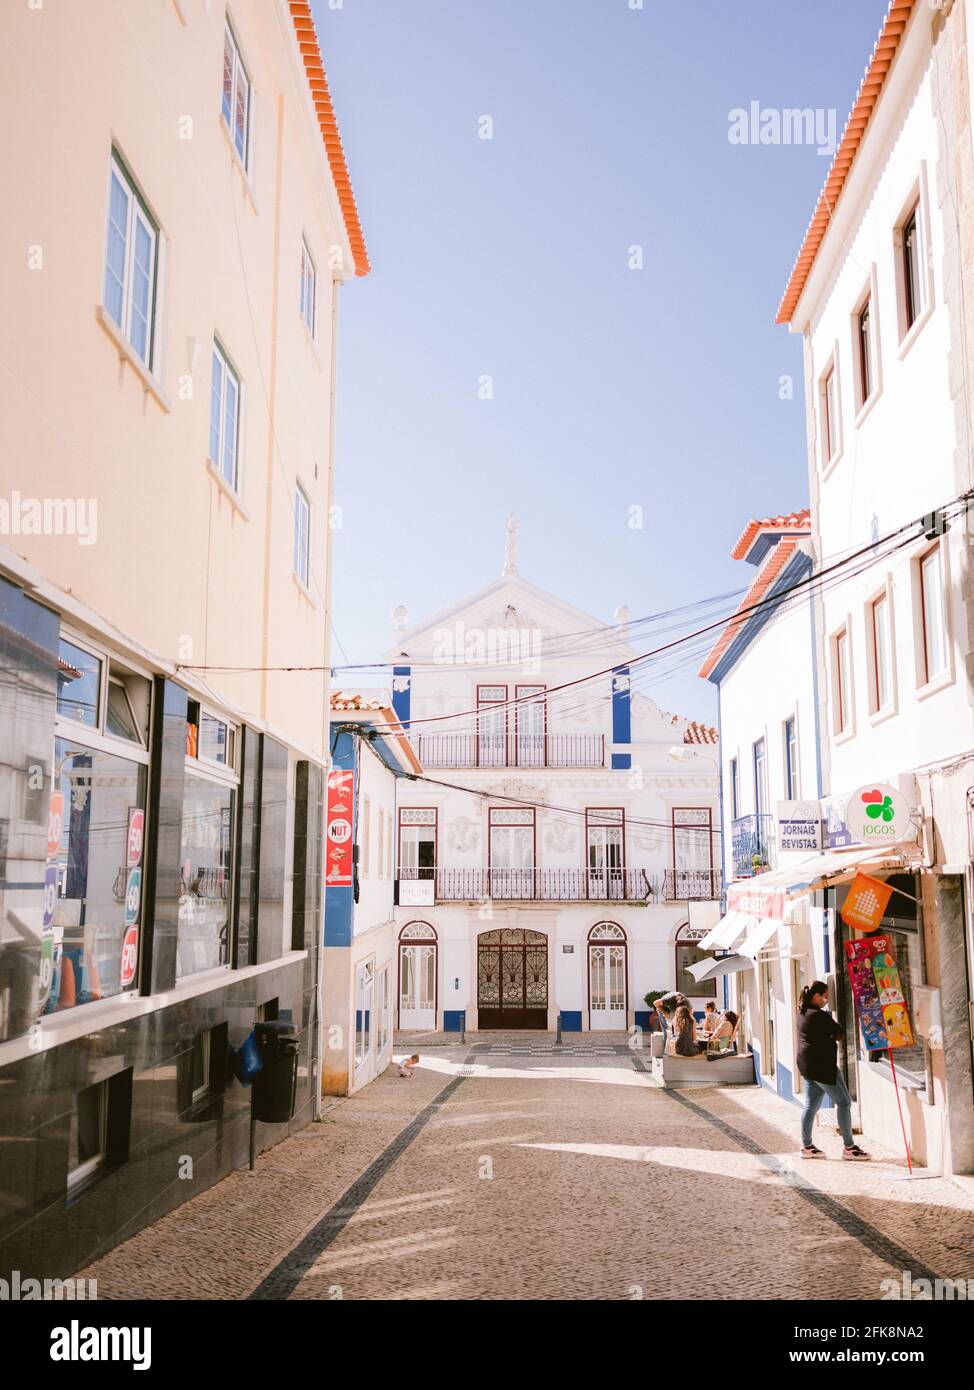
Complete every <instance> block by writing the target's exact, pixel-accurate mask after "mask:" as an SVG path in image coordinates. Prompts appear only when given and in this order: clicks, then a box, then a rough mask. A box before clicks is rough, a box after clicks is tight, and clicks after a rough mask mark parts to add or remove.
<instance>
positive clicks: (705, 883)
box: [663, 869, 720, 903]
mask: <svg viewBox="0 0 974 1390" xmlns="http://www.w3.org/2000/svg"><path fill="white" fill-rule="evenodd" d="M663 897H664V898H665V899H666V901H667V902H680V903H684V902H712V901H714V900H716V899H717V898H719V897H720V874H719V873H716V872H715V871H714V870H713V869H667V871H666V873H665V874H664V875H663Z"/></svg>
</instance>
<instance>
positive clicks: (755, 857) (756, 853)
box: [731, 812, 774, 878]
mask: <svg viewBox="0 0 974 1390" xmlns="http://www.w3.org/2000/svg"><path fill="white" fill-rule="evenodd" d="M731 854H732V857H733V861H734V877H735V878H751V877H752V876H753V875H754V874H759V873H763V871H764V870H765V869H768V868H772V867H773V865H774V816H772V815H768V814H765V813H763V812H762V813H761V814H760V815H759V814H756V813H755V812H751V814H750V815H747V816H738V817H737V819H736V820H732V821H731Z"/></svg>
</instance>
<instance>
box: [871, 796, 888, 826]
mask: <svg viewBox="0 0 974 1390" xmlns="http://www.w3.org/2000/svg"><path fill="white" fill-rule="evenodd" d="M866 815H867V816H869V818H870V819H871V820H879V818H880V816H882V818H883V820H884V821H887V822H888V821H891V820H892V819H893V798H892V797H891V796H884V797H883V799H882V801H881V802H879V801H875V802H873V804H872V805H871V806H867V807H866Z"/></svg>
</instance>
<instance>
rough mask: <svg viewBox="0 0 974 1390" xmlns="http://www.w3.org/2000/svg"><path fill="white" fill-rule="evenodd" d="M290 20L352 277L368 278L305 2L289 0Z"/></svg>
mask: <svg viewBox="0 0 974 1390" xmlns="http://www.w3.org/2000/svg"><path fill="white" fill-rule="evenodd" d="M291 21H292V23H293V24H294V33H295V37H296V38H297V41H298V47H299V48H300V50H301V56H302V58H303V59H304V70H305V73H306V74H307V77H308V86H309V87H310V88H311V98H312V100H313V102H314V104H315V111H316V113H317V116H318V125H319V127H320V129H321V138H322V140H323V141H324V145H325V153H326V155H327V156H328V164H329V166H330V168H331V176H332V180H333V182H334V184H335V190H336V192H337V194H338V202H339V206H340V207H341V210H342V217H343V219H344V222H345V231H346V232H347V233H348V242H349V245H350V246H351V248H352V258H353V260H354V262H355V274H356V275H368V273H369V271H370V269H371V266H370V265H369V253H368V251H366V249H365V236H364V234H363V232H362V224H361V222H360V221H359V215H358V208H357V207H356V205H355V194H354V193H353V192H352V181H351V179H350V178H349V176H348V165H347V164H346V163H345V151H344V150H343V149H342V137H341V136H340V135H339V133H338V122H337V120H336V119H335V109H334V107H333V106H332V104H331V94H330V92H329V91H328V79H327V78H326V76H325V69H324V65H323V63H322V61H321V49H320V48H319V47H318V35H317V34H316V33H315V22H314V19H313V17H312V14H311V6H310V4H309V3H308V0H291Z"/></svg>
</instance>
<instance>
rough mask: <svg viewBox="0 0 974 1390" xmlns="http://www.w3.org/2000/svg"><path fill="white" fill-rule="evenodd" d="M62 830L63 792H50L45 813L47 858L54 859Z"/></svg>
mask: <svg viewBox="0 0 974 1390" xmlns="http://www.w3.org/2000/svg"><path fill="white" fill-rule="evenodd" d="M63 830H64V792H51V804H50V807H49V809H48V813H47V857H48V859H54V858H55V856H56V855H57V852H58V846H59V845H60V843H61V832H62V831H63Z"/></svg>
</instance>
